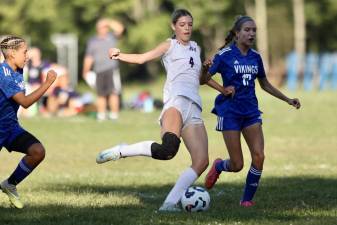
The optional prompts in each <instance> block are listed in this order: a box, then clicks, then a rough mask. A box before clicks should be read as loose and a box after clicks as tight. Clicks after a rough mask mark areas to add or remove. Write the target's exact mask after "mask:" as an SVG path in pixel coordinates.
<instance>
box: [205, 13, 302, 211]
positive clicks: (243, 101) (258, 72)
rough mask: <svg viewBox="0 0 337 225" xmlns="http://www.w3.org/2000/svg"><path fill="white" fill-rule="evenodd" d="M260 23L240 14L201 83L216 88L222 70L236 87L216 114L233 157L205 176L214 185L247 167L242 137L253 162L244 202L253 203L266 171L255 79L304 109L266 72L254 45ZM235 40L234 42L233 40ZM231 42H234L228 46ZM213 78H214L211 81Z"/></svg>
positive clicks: (219, 100) (207, 64)
mask: <svg viewBox="0 0 337 225" xmlns="http://www.w3.org/2000/svg"><path fill="white" fill-rule="evenodd" d="M255 36H256V25H255V22H254V20H253V19H252V18H250V17H248V16H240V17H238V18H237V20H236V21H235V23H234V26H233V28H232V29H231V30H230V32H229V34H228V36H227V37H226V43H225V45H224V46H223V47H222V48H220V50H219V52H218V53H217V54H216V55H215V57H214V59H213V62H211V61H206V62H205V63H204V69H203V74H202V76H201V83H207V84H208V85H209V86H211V87H214V85H213V84H212V82H209V80H210V78H211V77H212V76H213V75H214V74H216V73H220V74H221V77H222V80H223V85H224V86H229V85H231V86H234V87H235V95H234V97H233V98H231V97H228V96H224V95H222V94H220V95H218V96H217V97H216V99H215V107H214V109H213V111H212V112H213V113H214V114H215V115H217V117H218V123H217V126H216V130H217V131H220V132H222V134H223V138H224V141H225V144H226V147H227V150H228V154H229V159H225V160H222V159H220V158H218V159H216V160H215V161H214V162H213V165H212V167H211V169H210V171H209V172H208V174H207V176H206V179H205V186H206V188H208V189H210V188H212V187H213V185H214V184H215V182H216V181H217V179H218V178H219V175H220V173H221V172H222V171H226V172H239V171H240V170H242V168H243V156H242V149H241V142H240V136H241V133H242V134H243V137H244V139H245V140H246V143H247V145H248V147H249V150H250V153H251V157H252V163H251V167H250V170H249V172H248V175H247V179H246V185H245V188H244V193H243V196H242V198H241V201H240V205H242V206H244V207H250V206H253V205H254V204H255V203H254V202H253V201H252V199H253V197H254V194H255V192H256V190H257V187H258V184H259V180H260V177H261V174H262V169H263V162H264V138H263V132H262V119H261V112H260V111H259V107H258V101H257V98H256V95H255V83H254V81H255V79H256V78H257V79H258V81H259V83H260V86H261V88H262V89H263V90H265V91H266V92H268V93H269V94H271V95H273V96H275V97H276V98H279V99H281V100H283V101H285V102H287V103H288V104H290V105H292V106H294V107H295V108H297V109H299V108H300V106H301V105H300V101H299V100H298V99H297V98H294V99H290V98H288V97H287V96H285V95H284V94H282V93H281V92H280V91H279V90H277V89H276V88H275V87H273V86H272V85H271V84H270V83H269V81H268V79H267V77H266V74H265V71H264V68H263V63H262V59H261V56H260V54H259V53H258V52H256V51H255V50H253V49H252V48H251V47H252V45H253V43H254V41H255ZM232 41H233V43H231V42H232ZM229 43H231V45H229V46H227V45H228V44H229ZM210 81H212V80H210Z"/></svg>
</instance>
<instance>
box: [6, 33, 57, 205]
mask: <svg viewBox="0 0 337 225" xmlns="http://www.w3.org/2000/svg"><path fill="white" fill-rule="evenodd" d="M0 48H1V52H2V53H3V55H4V57H5V61H4V62H3V63H1V64H0V150H1V148H2V147H5V148H6V149H7V150H8V151H9V152H11V151H16V152H21V153H24V154H26V155H25V156H24V157H23V158H22V160H21V161H20V163H19V165H18V166H17V168H16V169H15V170H14V172H13V173H12V174H11V175H10V176H9V178H8V179H6V180H4V181H3V182H2V183H1V184H0V188H1V189H2V191H3V192H4V193H5V194H7V195H8V197H9V200H10V202H11V203H12V204H13V206H15V207H16V208H23V203H22V202H21V200H20V198H19V195H18V193H17V191H16V185H18V184H19V183H20V182H21V181H22V180H23V179H24V178H26V177H27V176H28V175H29V174H30V173H31V172H32V171H33V170H34V168H35V167H36V166H37V165H39V163H40V162H41V161H42V160H43V159H44V157H45V149H44V147H43V146H42V144H41V143H40V141H39V140H38V139H36V138H35V137H34V136H33V135H32V134H30V133H28V132H27V131H26V130H24V129H23V128H22V127H21V126H20V125H19V122H18V117H17V111H18V109H19V106H20V105H21V106H22V107H24V108H28V107H29V106H30V105H32V104H33V103H35V102H36V101H37V100H38V99H39V98H40V97H41V96H42V95H43V94H44V93H45V92H46V91H47V89H48V88H49V87H50V85H51V84H52V83H53V82H54V81H55V79H56V73H55V72H54V71H52V70H51V71H49V72H48V74H47V78H46V81H45V82H43V83H42V84H41V86H40V87H39V88H38V89H37V90H35V91H34V92H32V93H31V94H29V95H27V96H26V95H25V82H24V80H23V75H22V72H23V67H24V65H25V64H26V62H27V60H28V57H27V44H26V42H25V40H23V39H22V38H19V37H14V36H9V37H6V38H5V39H3V40H2V41H1V43H0Z"/></svg>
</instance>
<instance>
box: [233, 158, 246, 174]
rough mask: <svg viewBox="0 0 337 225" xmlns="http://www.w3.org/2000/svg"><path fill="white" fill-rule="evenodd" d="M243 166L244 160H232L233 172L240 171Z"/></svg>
mask: <svg viewBox="0 0 337 225" xmlns="http://www.w3.org/2000/svg"><path fill="white" fill-rule="evenodd" d="M242 168H243V161H241V160H240V161H231V164H230V169H231V172H235V173H236V172H240V171H241V170H242Z"/></svg>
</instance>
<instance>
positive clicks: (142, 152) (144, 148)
mask: <svg viewBox="0 0 337 225" xmlns="http://www.w3.org/2000/svg"><path fill="white" fill-rule="evenodd" d="M153 142H154V141H142V142H138V143H135V144H131V145H121V146H120V149H119V151H120V154H121V156H122V157H132V156H149V157H151V156H152V154H151V145H152V143H153Z"/></svg>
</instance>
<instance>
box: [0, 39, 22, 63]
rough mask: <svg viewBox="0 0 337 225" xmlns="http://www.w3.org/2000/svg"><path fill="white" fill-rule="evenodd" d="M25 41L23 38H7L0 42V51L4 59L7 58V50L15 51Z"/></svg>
mask: <svg viewBox="0 0 337 225" xmlns="http://www.w3.org/2000/svg"><path fill="white" fill-rule="evenodd" d="M25 42H26V41H25V40H24V39H23V38H20V37H17V36H8V37H6V38H4V39H3V40H2V41H1V42H0V49H1V52H2V54H3V55H4V57H5V58H7V55H8V50H10V49H14V50H17V49H19V48H20V46H21V44H22V43H25Z"/></svg>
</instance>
